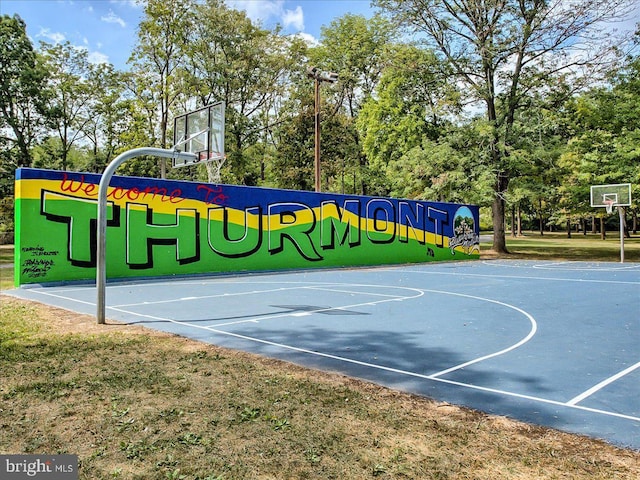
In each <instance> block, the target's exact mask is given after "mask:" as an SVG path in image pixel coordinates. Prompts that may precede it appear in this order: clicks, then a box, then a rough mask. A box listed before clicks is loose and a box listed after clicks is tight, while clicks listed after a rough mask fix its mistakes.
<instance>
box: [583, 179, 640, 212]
mask: <svg viewBox="0 0 640 480" xmlns="http://www.w3.org/2000/svg"><path fill="white" fill-rule="evenodd" d="M629 205H631V184H630V183H614V184H611V185H592V186H591V206H592V207H606V208H609V209H610V208H612V207H628V206H629Z"/></svg>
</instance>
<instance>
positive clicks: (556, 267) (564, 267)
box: [482, 260, 640, 272]
mask: <svg viewBox="0 0 640 480" xmlns="http://www.w3.org/2000/svg"><path fill="white" fill-rule="evenodd" d="M530 262H531V261H530ZM482 264H483V265H490V266H497V267H505V268H535V269H539V270H552V271H568V272H573V271H575V272H585V271H590V272H618V271H625V270H626V271H628V270H637V269H640V264H638V263H625V264H620V263H618V264H615V263H613V262H569V261H564V262H545V263H533V262H531V263H529V264H525V265H523V264H521V263H520V264H518V262H517V261H513V263H511V262H500V261H495V260H483V261H482ZM590 265H591V266H590Z"/></svg>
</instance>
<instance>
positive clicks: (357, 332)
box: [6, 260, 640, 449]
mask: <svg viewBox="0 0 640 480" xmlns="http://www.w3.org/2000/svg"><path fill="white" fill-rule="evenodd" d="M6 293H9V294H11V295H14V296H18V297H22V298H28V299H32V300H37V301H39V302H42V303H46V304H50V305H55V306H59V307H62V308H66V309H70V310H73V311H77V312H81V313H89V314H95V312H96V307H95V303H96V289H95V286H93V285H67V286H60V285H58V286H37V287H32V288H22V289H17V290H12V291H9V292H6ZM106 301H107V312H106V313H107V319H109V320H111V321H118V322H124V323H129V324H141V325H144V326H146V327H148V328H152V329H157V330H163V331H167V332H172V333H176V334H178V335H182V336H185V337H190V338H193V339H196V340H199V341H202V342H208V343H213V344H216V345H220V346H224V347H230V348H235V349H240V350H245V351H249V352H254V353H258V354H261V355H265V356H269V357H274V358H279V359H283V360H287V361H290V362H294V363H296V364H300V365H304V366H307V367H310V368H314V369H321V370H327V371H334V372H341V373H344V374H346V375H349V376H353V377H358V378H361V379H365V380H369V381H372V382H375V383H378V384H381V385H385V386H388V387H391V388H394V389H398V390H403V391H406V392H412V393H415V394H419V395H423V396H428V397H431V398H434V399H437V400H440V401H444V402H449V403H452V404H458V405H465V406H468V407H471V408H474V409H477V410H481V411H484V412H487V413H492V414H498V415H504V416H508V417H511V418H514V419H518V420H522V421H525V422H529V423H533V424H539V425H544V426H549V427H553V428H556V429H560V430H563V431H568V432H574V433H578V434H583V435H588V436H591V437H596V438H602V439H604V440H606V441H608V442H610V443H613V444H615V445H619V446H624V447H630V448H632V449H640V402H639V401H638V398H640V308H639V306H640V264H638V263H626V264H621V263H595V262H591V263H587V262H542V261H506V260H493V261H472V262H453V263H428V264H419V265H403V266H388V267H378V268H360V269H338V270H306V271H295V272H282V273H268V274H264V273H262V274H241V275H221V276H212V277H191V278H180V279H170V280H164V281H162V280H161V281H158V280H156V281H150V282H144V283H142V282H110V283H109V284H108V286H107V293H106ZM109 320H108V322H109Z"/></svg>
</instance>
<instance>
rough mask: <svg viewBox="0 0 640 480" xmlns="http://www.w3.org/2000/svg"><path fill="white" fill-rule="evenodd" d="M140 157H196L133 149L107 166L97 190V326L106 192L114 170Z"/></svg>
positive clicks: (103, 279)
mask: <svg viewBox="0 0 640 480" xmlns="http://www.w3.org/2000/svg"><path fill="white" fill-rule="evenodd" d="M142 155H151V156H154V157H163V158H173V159H180V160H195V159H196V158H197V157H196V155H195V154H194V153H189V152H178V151H175V150H164V149H162V148H151V147H143V148H134V149H133V150H127V151H126V152H124V153H122V154H120V155H118V156H117V157H116V158H114V159H113V161H112V162H111V163H110V164H109V165H107V168H105V170H104V173H103V174H102V178H101V179H100V186H99V188H98V220H97V227H96V230H97V232H96V233H97V235H96V238H97V241H98V246H97V247H98V248H97V251H96V289H97V295H98V299H97V313H96V318H97V319H98V323H99V324H103V323H104V322H105V288H106V284H107V270H106V255H105V253H106V248H107V190H108V189H109V182H111V177H113V174H114V173H115V171H116V169H117V168H118V167H119V166H120V165H121V164H123V163H124V162H126V161H127V160H129V159H131V158H134V157H139V156H142Z"/></svg>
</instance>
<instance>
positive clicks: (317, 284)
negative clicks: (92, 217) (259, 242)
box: [31, 263, 640, 421]
mask: <svg viewBox="0 0 640 480" xmlns="http://www.w3.org/2000/svg"><path fill="white" fill-rule="evenodd" d="M493 264H494V265H495V264H496V263H493ZM403 272H407V273H421V274H424V273H430V274H442V275H454V276H472V277H490V278H522V279H529V280H531V279H537V280H554V281H558V280H559V281H573V282H593V283H622V284H632V285H634V284H638V283H640V282H620V281H606V280H580V279H562V278H560V279H559V278H546V277H526V276H522V277H520V276H502V275H485V274H469V273H453V272H436V271H430V272H427V271H416V270H409V269H406V268H405V269H403ZM189 283H190V284H200V285H203V284H206V283H208V282H189ZM214 283H218V282H215V281H214ZM229 283H254V282H243V281H240V282H229ZM255 283H280V284H282V283H296V284H300V283H305V282H255ZM308 283H309V284H311V285H309V286H307V287H298V288H309V287H310V286H312V285H313V286H315V287H317V288H319V289H323V288H322V287H325V286H331V285H333V286H341V285H345V286H346V285H348V286H350V287H353V286H367V287H376V288H388V287H389V285H352V284H337V283H335V282H326V283H325V282H308ZM139 286H140V285H137V287H139ZM145 286H146V285H145ZM118 287H120V286H118ZM124 287H129V288H130V287H131V285H124ZM391 288H400V289H409V290H414V291H421V292H422V293H424V292H431V293H439V294H445V295H454V296H460V297H466V298H471V299H477V300H481V301H487V302H491V303H495V304H498V305H502V306H505V307H507V308H512V309H514V310H516V311H518V312H520V313H522V314H523V315H525V316H526V317H527V318H528V319H529V321H530V322H532V329H531V331H530V332H529V334H528V335H527V336H526V337H524V338H523V339H522V340H521V341H520V342H518V343H516V344H514V345H513V346H511V347H508V348H507V349H504V350H501V351H499V352H495V353H492V354H489V355H485V356H483V357H479V358H476V359H474V360H471V361H469V362H465V363H463V364H460V365H457V366H454V367H451V368H449V369H446V370H442V371H440V372H437V373H434V374H431V375H424V374H419V373H416V372H410V371H406V370H401V369H395V368H392V367H386V366H383V365H378V364H373V363H368V362H362V361H359V360H354V359H350V358H346V357H341V356H337V355H331V354H327V353H322V352H317V351H312V350H308V349H304V348H299V347H295V346H292V345H285V344H280V343H276V342H271V341H268V340H263V339H260V338H255V337H250V336H246V335H241V334H237V333H232V332H226V331H223V330H218V329H217V328H215V327H220V326H224V325H229V324H220V325H211V326H202V325H197V324H194V323H191V322H184V321H179V320H173V319H170V318H164V317H158V316H153V315H146V314H140V313H136V312H132V311H128V310H124V309H122V308H119V307H108V308H110V309H112V310H114V311H119V312H121V313H125V314H127V315H133V316H138V317H144V318H148V319H151V320H155V321H163V322H170V323H174V324H177V325H182V326H187V327H192V328H196V329H201V330H207V331H210V332H212V333H216V334H220V335H225V336H231V337H235V338H239V339H243V340H248V341H252V342H256V343H262V344H266V345H271V346H275V347H279V348H283V349H286V350H292V351H297V352H300V353H306V354H310V355H315V356H320V357H324V358H329V359H334V360H338V361H342V362H345V363H352V364H357V365H361V366H366V367H370V368H374V369H379V370H384V371H389V372H394V373H399V374H403V375H407V376H412V377H417V378H422V379H426V380H433V381H436V382H441V383H447V384H451V385H456V386H460V387H464V388H470V389H475V390H480V391H485V392H489V393H495V394H501V395H505V396H511V397H516V398H522V399H528V400H533V401H538V402H541V403H546V404H551V405H557V406H563V407H567V408H573V409H578V410H582V411H588V412H593V413H599V414H603V415H608V416H613V417H618V418H623V419H628V420H633V421H640V417H634V416H632V415H625V414H620V413H617V412H610V411H606V410H601V409H594V408H589V407H584V406H580V405H577V404H578V403H579V402H581V401H582V400H584V399H586V398H588V397H589V396H591V395H593V394H594V393H596V392H597V391H599V390H601V389H602V388H604V387H606V386H607V385H609V384H611V383H613V382H615V381H616V380H618V379H620V378H622V377H624V376H625V375H627V374H629V373H631V372H632V371H634V370H636V369H637V368H640V362H638V363H636V364H635V365H632V366H631V367H629V368H627V369H625V370H623V371H621V372H619V373H617V374H616V375H613V376H611V377H609V378H607V379H605V380H603V381H602V382H600V383H598V384H597V385H595V386H594V387H592V388H590V389H588V390H587V391H585V392H583V393H581V394H580V395H578V396H576V397H574V398H573V399H571V400H569V401H568V402H560V401H556V400H550V399H546V398H541V397H536V396H530V395H524V394H519V393H515V392H509V391H504V390H499V389H493V388H488V387H482V386H479V385H473V384H468V383H464V382H457V381H453V380H448V379H444V378H439V377H440V376H442V375H445V374H447V373H450V372H452V371H455V370H458V369H461V368H464V367H466V366H468V365H472V364H474V363H479V362H481V361H483V360H487V359H489V358H493V357H496V356H498V355H502V354H504V353H507V352H509V351H512V350H514V349H516V348H518V347H519V346H522V345H523V344H524V343H526V342H528V341H529V340H530V339H531V338H532V337H533V336H534V335H535V333H536V330H537V324H536V322H535V319H534V318H533V317H532V316H531V315H529V314H528V313H527V312H525V311H524V310H522V309H520V308H518V307H515V306H513V305H509V304H506V303H504V302H500V301H497V300H492V299H488V298H485V297H477V296H472V295H466V294H460V293H454V292H445V291H439V290H429V289H417V288H410V287H399V286H391ZM76 290H82V289H81V288H74V289H66V290H65V291H76ZM277 290H286V289H284V288H280V289H274V290H270V291H277ZM31 291H34V292H37V293H40V294H42V295H47V296H51V297H55V298H59V299H64V300H68V301H72V302H77V303H81V304H85V305H91V306H94V305H95V304H94V303H92V302H87V301H83V300H79V299H75V298H70V297H66V296H63V295H56V294H53V293H49V292H44V291H41V290H31ZM265 292H267V291H265ZM255 293H260V292H255ZM345 293H359V294H363V295H364V294H367V293H365V292H352V291H351V292H347V291H346V290H345ZM227 295H229V294H227ZM419 296H420V295H418V296H416V297H406V298H405V297H397V298H392V299H385V300H382V301H378V302H367V303H362V304H356V305H352V306H350V307H349V306H345V307H331V308H327V309H318V310H316V311H312V312H309V313H315V312H317V311H323V310H336V309H344V308H353V307H354V306H361V305H375V304H377V303H383V302H388V301H402V300H406V299H412V298H417V297H419ZM154 303H156V302H148V303H147V304H154ZM160 303H162V302H160ZM131 305H135V304H131ZM123 306H126V305H123ZM278 316H280V317H282V316H292V314H291V312H287V314H284V315H278ZM262 318H263V319H264V318H270V317H262ZM274 318H275V317H274ZM249 321H254V322H255V320H245V321H243V322H245V323H246V322H249ZM239 323H242V322H239Z"/></svg>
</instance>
